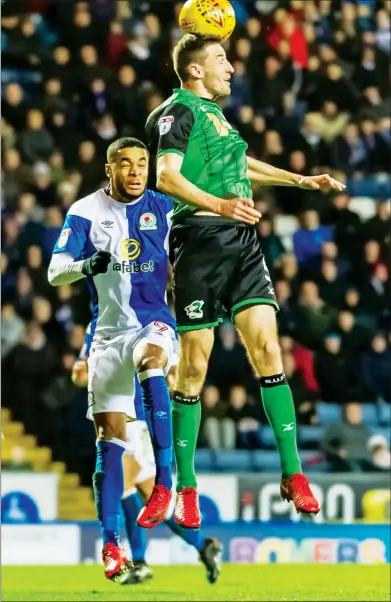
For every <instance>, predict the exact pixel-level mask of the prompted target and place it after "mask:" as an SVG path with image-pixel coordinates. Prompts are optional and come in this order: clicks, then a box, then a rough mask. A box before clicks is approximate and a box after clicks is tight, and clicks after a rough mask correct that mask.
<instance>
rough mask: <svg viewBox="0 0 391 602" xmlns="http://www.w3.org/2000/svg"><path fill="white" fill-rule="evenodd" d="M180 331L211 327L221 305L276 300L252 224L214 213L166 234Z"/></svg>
mask: <svg viewBox="0 0 391 602" xmlns="http://www.w3.org/2000/svg"><path fill="white" fill-rule="evenodd" d="M170 260H171V263H172V265H173V267H174V274H173V291H174V298H175V314H176V321H177V329H178V330H198V329H201V328H212V327H213V326H217V325H218V324H219V322H222V315H223V311H224V308H225V309H226V310H227V311H228V312H229V313H230V315H231V317H232V318H233V317H234V315H235V313H236V312H237V311H238V310H239V309H241V308H242V307H243V306H245V305H258V304H269V305H273V306H274V307H275V309H276V311H278V303H277V301H276V297H275V294H274V289H273V285H272V282H271V279H270V275H269V270H268V269H267V266H266V263H265V258H264V256H263V254H262V251H261V247H260V244H259V241H258V238H257V234H256V230H255V228H254V227H251V226H247V225H246V224H242V223H240V222H232V221H223V220H222V219H221V218H220V217H214V216H206V215H204V216H198V217H196V216H191V217H188V218H186V220H184V222H183V223H181V224H175V225H174V226H173V227H172V229H171V234H170Z"/></svg>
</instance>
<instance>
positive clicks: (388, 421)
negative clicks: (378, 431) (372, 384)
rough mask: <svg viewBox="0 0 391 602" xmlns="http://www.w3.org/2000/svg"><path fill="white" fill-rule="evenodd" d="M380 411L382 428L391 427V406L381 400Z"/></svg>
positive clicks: (379, 403) (378, 405)
mask: <svg viewBox="0 0 391 602" xmlns="http://www.w3.org/2000/svg"><path fill="white" fill-rule="evenodd" d="M377 407H378V411H379V422H380V424H381V425H382V426H388V427H389V426H390V425H391V405H390V404H389V403H386V402H385V401H382V400H380V401H379V402H378V404H377Z"/></svg>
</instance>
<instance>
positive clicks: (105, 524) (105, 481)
mask: <svg viewBox="0 0 391 602" xmlns="http://www.w3.org/2000/svg"><path fill="white" fill-rule="evenodd" d="M124 450H125V442H124V441H121V440H120V439H114V438H113V439H111V440H110V441H98V442H97V444H96V465H95V473H94V474H93V476H92V483H93V487H94V497H95V506H96V514H97V517H98V519H99V522H100V527H101V532H102V539H103V546H105V545H106V544H107V543H112V544H114V545H115V546H118V544H119V535H120V525H121V497H122V494H123V492H124V475H123V470H122V454H123V453H124Z"/></svg>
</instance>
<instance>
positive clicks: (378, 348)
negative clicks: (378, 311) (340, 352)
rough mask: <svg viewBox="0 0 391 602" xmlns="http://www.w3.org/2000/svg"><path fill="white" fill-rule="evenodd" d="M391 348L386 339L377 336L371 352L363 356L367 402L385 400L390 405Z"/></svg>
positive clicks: (362, 368) (361, 372)
mask: <svg viewBox="0 0 391 602" xmlns="http://www.w3.org/2000/svg"><path fill="white" fill-rule="evenodd" d="M390 365H391V348H390V346H389V345H388V344H387V339H386V337H385V336H384V335H383V334H381V333H378V334H375V336H374V337H373V338H372V341H371V345H370V348H369V350H368V351H367V352H366V353H364V354H363V356H362V360H361V366H360V374H361V379H362V384H363V388H364V397H365V399H366V400H368V401H369V400H374V401H375V400H378V399H379V398H380V399H383V400H385V401H387V402H388V403H390V401H391V395H390Z"/></svg>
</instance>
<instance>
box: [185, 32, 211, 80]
mask: <svg viewBox="0 0 391 602" xmlns="http://www.w3.org/2000/svg"><path fill="white" fill-rule="evenodd" d="M210 44H221V40H220V38H219V37H217V36H196V35H194V34H192V33H186V34H185V35H184V36H183V38H181V39H180V40H179V42H178V43H177V44H176V46H175V48H174V52H173V60H174V69H175V73H176V74H177V76H178V77H179V79H180V80H181V82H185V81H187V80H188V79H189V72H188V70H187V68H188V66H189V63H190V62H191V61H192V60H194V58H195V57H194V55H195V54H197V53H199V52H201V51H202V50H204V48H206V46H209V45H210Z"/></svg>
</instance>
